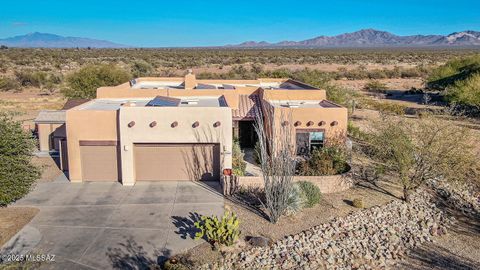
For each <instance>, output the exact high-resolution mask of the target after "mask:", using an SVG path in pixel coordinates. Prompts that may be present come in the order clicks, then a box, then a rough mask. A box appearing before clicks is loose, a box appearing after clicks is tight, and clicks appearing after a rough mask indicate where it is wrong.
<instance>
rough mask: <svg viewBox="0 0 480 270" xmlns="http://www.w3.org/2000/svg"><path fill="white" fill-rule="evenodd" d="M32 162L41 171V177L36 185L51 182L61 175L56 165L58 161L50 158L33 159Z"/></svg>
mask: <svg viewBox="0 0 480 270" xmlns="http://www.w3.org/2000/svg"><path fill="white" fill-rule="evenodd" d="M32 162H33V164H35V165H36V166H38V167H40V169H41V170H42V175H41V176H40V178H39V179H38V180H37V182H38V183H42V182H50V181H53V180H55V178H57V177H58V176H59V175H60V174H62V170H60V168H59V167H58V164H57V162H58V160H55V159H53V158H50V157H41V158H40V157H33V158H32Z"/></svg>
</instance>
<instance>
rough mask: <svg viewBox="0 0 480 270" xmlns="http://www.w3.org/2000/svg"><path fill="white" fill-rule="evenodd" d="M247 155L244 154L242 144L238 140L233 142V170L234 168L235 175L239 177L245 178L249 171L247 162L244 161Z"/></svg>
mask: <svg viewBox="0 0 480 270" xmlns="http://www.w3.org/2000/svg"><path fill="white" fill-rule="evenodd" d="M244 156H245V154H244V153H243V152H242V149H241V148H240V142H239V141H238V140H237V139H234V140H233V145H232V168H233V174H234V175H238V176H244V175H245V172H246V169H247V163H246V162H245V160H243V157H244Z"/></svg>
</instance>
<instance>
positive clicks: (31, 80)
mask: <svg viewBox="0 0 480 270" xmlns="http://www.w3.org/2000/svg"><path fill="white" fill-rule="evenodd" d="M15 76H16V77H17V81H18V82H19V83H20V84H21V85H22V86H32V87H40V86H42V85H43V84H44V83H45V82H46V81H47V76H48V75H47V73H45V72H43V71H30V70H20V71H16V72H15Z"/></svg>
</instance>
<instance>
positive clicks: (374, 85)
mask: <svg viewBox="0 0 480 270" xmlns="http://www.w3.org/2000/svg"><path fill="white" fill-rule="evenodd" d="M363 89H364V90H365V91H368V92H375V93H386V92H387V90H388V87H387V85H386V84H384V83H382V82H380V81H377V80H372V81H369V82H367V83H366V84H365V86H364V87H363Z"/></svg>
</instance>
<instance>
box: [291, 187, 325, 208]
mask: <svg viewBox="0 0 480 270" xmlns="http://www.w3.org/2000/svg"><path fill="white" fill-rule="evenodd" d="M296 184H297V185H298V186H299V187H300V189H301V190H302V192H303V194H304V196H305V199H306V200H305V207H308V208H309V207H313V206H315V205H316V204H318V203H320V199H321V198H322V193H321V192H320V188H319V187H318V186H317V185H315V184H313V183H312V182H308V181H299V182H297V183H296Z"/></svg>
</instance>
